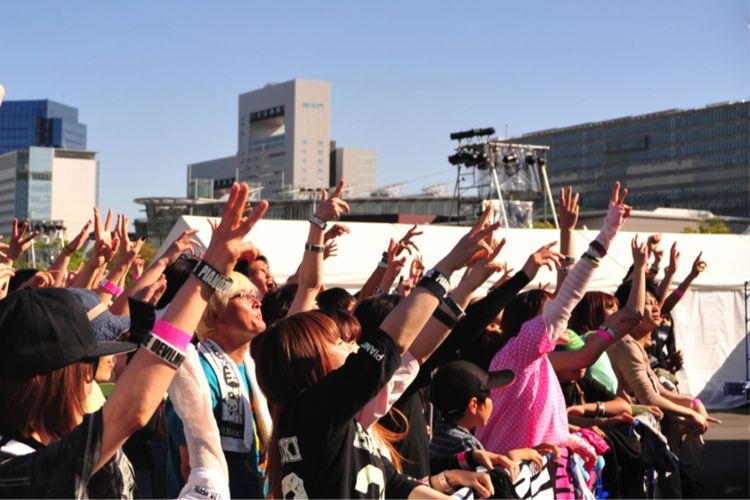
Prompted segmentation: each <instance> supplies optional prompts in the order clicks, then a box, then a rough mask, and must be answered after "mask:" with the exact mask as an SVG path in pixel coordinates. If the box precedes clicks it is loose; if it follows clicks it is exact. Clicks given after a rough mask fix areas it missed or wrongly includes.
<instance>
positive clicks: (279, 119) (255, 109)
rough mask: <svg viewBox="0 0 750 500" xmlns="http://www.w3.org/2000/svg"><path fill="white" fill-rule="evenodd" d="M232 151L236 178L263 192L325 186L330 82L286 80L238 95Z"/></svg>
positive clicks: (327, 177)
mask: <svg viewBox="0 0 750 500" xmlns="http://www.w3.org/2000/svg"><path fill="white" fill-rule="evenodd" d="M238 120H239V123H238V125H239V126H238V135H237V157H238V160H239V172H240V178H241V179H242V180H247V181H249V182H251V183H256V184H262V185H263V187H264V189H263V193H262V195H263V196H270V195H271V194H274V193H277V192H279V191H284V190H287V189H289V188H292V189H294V188H321V187H328V181H329V177H330V173H329V170H330V165H329V157H330V150H329V145H330V142H331V84H330V83H329V82H318V81H311V80H291V81H288V82H284V83H279V84H269V85H266V86H265V87H263V88H262V89H258V90H253V91H252V92H247V93H245V94H241V95H240V107H239V117H238Z"/></svg>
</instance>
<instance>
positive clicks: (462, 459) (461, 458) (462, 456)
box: [456, 451, 471, 470]
mask: <svg viewBox="0 0 750 500" xmlns="http://www.w3.org/2000/svg"><path fill="white" fill-rule="evenodd" d="M456 459H458V466H459V467H461V468H462V469H465V470H468V469H471V467H470V466H469V462H468V461H467V460H466V452H465V451H462V452H461V453H459V454H458V455H456Z"/></svg>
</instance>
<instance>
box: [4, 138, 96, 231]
mask: <svg viewBox="0 0 750 500" xmlns="http://www.w3.org/2000/svg"><path fill="white" fill-rule="evenodd" d="M98 186H99V162H98V161H97V159H96V153H95V152H93V151H81V150H74V149H57V148H46V147H36V146H32V147H28V148H24V149H17V150H14V151H10V152H8V153H4V154H0V232H2V233H4V234H8V232H9V231H10V227H11V223H12V221H13V217H14V216H15V217H18V218H19V219H22V220H23V219H28V220H29V221H31V223H32V224H47V223H62V224H63V225H64V226H65V228H66V229H67V231H68V236H71V235H73V234H75V233H77V232H78V231H79V230H80V229H81V228H82V227H83V225H84V224H85V223H86V221H87V220H89V219H90V218H91V210H92V208H93V207H94V206H96V205H97V204H98V198H99V188H98Z"/></svg>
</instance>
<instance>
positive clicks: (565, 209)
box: [559, 186, 580, 230]
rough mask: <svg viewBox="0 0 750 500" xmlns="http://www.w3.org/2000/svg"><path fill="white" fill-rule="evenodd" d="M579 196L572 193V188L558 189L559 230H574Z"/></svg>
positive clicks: (578, 208)
mask: <svg viewBox="0 0 750 500" xmlns="http://www.w3.org/2000/svg"><path fill="white" fill-rule="evenodd" d="M578 198H579V194H578V193H574V192H573V187H572V186H568V187H567V188H564V187H563V188H560V214H559V219H560V229H561V230H572V229H575V227H576V224H577V223H578V213H579V210H580V207H579V206H578Z"/></svg>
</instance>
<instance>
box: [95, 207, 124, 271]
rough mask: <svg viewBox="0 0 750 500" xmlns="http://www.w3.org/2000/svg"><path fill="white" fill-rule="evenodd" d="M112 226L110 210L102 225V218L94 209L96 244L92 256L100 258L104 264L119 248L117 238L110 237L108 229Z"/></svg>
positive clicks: (97, 210) (96, 209)
mask: <svg viewBox="0 0 750 500" xmlns="http://www.w3.org/2000/svg"><path fill="white" fill-rule="evenodd" d="M111 224H112V209H110V210H109V211H108V212H107V219H106V220H105V222H104V225H102V218H101V215H100V214H99V209H98V208H96V207H94V235H95V237H96V244H95V246H94V254H95V255H96V256H97V257H100V258H102V259H103V260H104V262H108V261H109V260H110V259H111V258H112V256H113V255H114V253H115V251H116V250H117V247H118V246H119V239H118V237H117V236H114V237H113V236H112V233H111V232H110V227H111Z"/></svg>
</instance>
